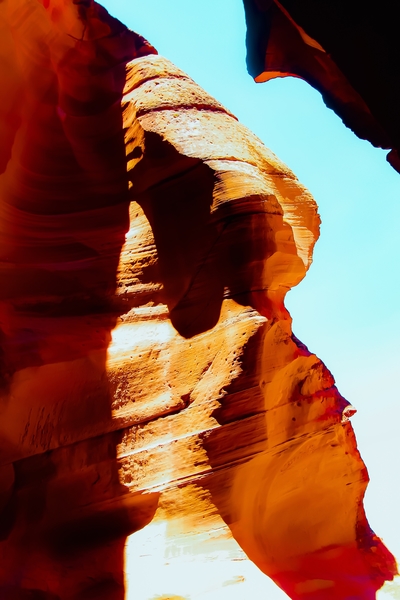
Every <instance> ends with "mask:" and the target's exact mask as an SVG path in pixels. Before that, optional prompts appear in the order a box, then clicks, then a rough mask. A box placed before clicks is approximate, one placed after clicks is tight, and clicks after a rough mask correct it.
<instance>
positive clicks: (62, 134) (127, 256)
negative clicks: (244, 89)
mask: <svg viewBox="0 0 400 600" xmlns="http://www.w3.org/2000/svg"><path fill="white" fill-rule="evenodd" d="M0 18H1V27H2V32H3V34H4V35H2V38H1V40H2V41H1V52H2V57H4V58H3V60H2V63H1V71H0V78H1V89H2V90H6V91H7V93H3V94H2V96H1V99H0V102H1V116H2V121H1V135H2V145H1V152H2V154H1V159H2V174H1V176H0V193H1V208H0V210H1V221H0V227H1V291H0V293H1V304H0V309H1V313H0V314H1V355H0V358H1V377H2V379H1V386H2V387H1V421H0V428H1V440H0V459H1V463H0V464H1V465H2V466H1V467H0V486H1V487H0V510H1V513H0V538H1V543H0V548H1V550H0V553H1V561H0V590H1V597H2V598H5V599H6V600H14V599H18V600H19V599H23V600H25V599H28V598H35V599H39V600H86V599H90V598H93V599H96V600H101V599H105V600H122V599H123V598H124V597H125V594H126V589H125V588H126V586H128V588H129V594H130V596H129V597H132V598H135V599H139V600H150V599H151V598H155V597H158V598H159V597H164V598H181V599H182V598H189V597H191V596H193V597H194V593H195V592H196V593H197V594H198V596H199V597H201V598H223V593H225V592H226V590H228V595H229V590H230V589H235V590H236V589H242V588H243V589H244V587H243V586H245V579H246V577H250V578H251V577H253V576H254V571H251V568H250V567H252V566H253V565H256V566H257V567H258V568H259V569H261V571H262V572H263V573H265V574H266V575H268V576H270V577H271V578H272V579H273V580H274V581H275V582H276V583H277V584H278V585H279V586H280V587H281V588H282V589H283V590H285V591H286V593H287V594H288V595H289V596H290V597H291V598H293V599H295V598H299V599H300V598H301V599H303V598H304V599H306V598H307V599H308V598H309V599H310V600H312V599H314V598H318V599H319V598H332V599H345V598H351V597H353V598H365V599H368V598H374V597H375V591H376V590H377V589H378V588H379V587H380V586H381V585H382V583H383V582H384V580H385V579H391V578H392V576H393V573H394V572H395V570H396V567H395V562H394V559H393V557H392V556H391V555H390V553H389V552H388V551H387V550H386V549H385V548H384V546H383V544H382V543H381V541H380V540H379V538H377V537H376V536H375V535H374V534H373V532H371V530H370V529H369V527H368V524H367V521H366V518H365V515H364V511H363V506H362V499H363V494H364V491H365V487H366V485H367V481H368V477H367V473H366V469H365V466H364V464H363V462H362V460H361V458H360V456H359V454H358V452H357V448H356V443H355V438H354V433H353V430H352V426H351V424H350V421H349V417H350V416H351V414H352V410H353V409H352V408H351V406H350V405H349V403H348V402H347V401H346V400H345V399H344V398H342V397H341V395H340V394H339V392H338V390H337V389H336V387H335V385H334V379H333V377H332V375H331V374H330V372H329V371H328V370H327V369H326V367H325V366H324V365H323V363H322V362H321V361H320V360H319V359H318V358H317V357H316V356H315V355H314V354H312V353H311V352H309V351H308V350H307V348H306V347H305V346H304V345H303V344H302V343H300V342H299V341H298V340H297V339H296V337H295V336H294V335H293V333H292V328H291V319H290V316H289V314H288V313H287V311H286V309H285V306H284V298H285V294H286V292H287V291H288V290H289V289H290V288H291V287H293V286H294V285H296V284H298V283H299V282H300V281H301V279H302V278H303V277H304V275H305V273H306V271H307V269H308V267H309V265H310V262H311V255H312V249H313V245H314V243H315V241H316V239H317V237H318V228H319V218H318V214H317V210H316V205H315V202H314V200H313V199H312V198H311V196H310V195H309V193H308V192H307V191H306V190H305V189H304V187H302V186H301V184H300V183H299V182H298V181H297V179H296V178H295V176H294V175H293V174H292V173H291V172H290V171H289V169H287V167H285V166H284V165H283V164H282V163H281V162H280V161H279V160H278V159H277V158H276V157H275V156H274V155H273V154H272V153H270V152H269V151H268V150H267V149H266V148H265V147H264V146H263V144H262V143H261V142H260V141H259V140H258V139H257V138H256V137H255V136H253V135H252V134H251V133H250V132H249V131H248V130H247V129H246V128H244V127H243V126H242V125H241V124H240V123H238V122H237V121H236V119H235V118H234V116H232V115H231V114H230V113H229V112H228V111H227V110H226V109H225V108H224V107H223V106H221V105H220V104H219V103H218V102H217V101H216V100H214V99H213V98H211V97H210V96H209V95H208V94H207V93H206V92H204V91H203V90H202V89H201V88H199V87H198V86H197V85H196V84H195V83H194V82H193V81H192V80H190V79H189V78H188V77H187V76H186V75H185V74H184V73H182V72H181V71H180V70H179V69H177V68H176V67H175V66H174V65H172V64H171V63H169V62H168V61H167V60H165V59H163V58H161V57H158V56H156V55H155V51H154V49H153V48H152V47H151V46H150V45H149V44H148V43H147V42H146V41H145V40H143V39H142V38H140V36H137V35H136V34H134V33H132V32H130V31H128V30H127V29H126V28H125V27H124V26H123V25H121V23H119V22H118V21H116V20H114V19H112V18H111V17H110V16H109V15H108V14H107V12H106V11H105V10H104V9H102V8H101V7H100V6H99V5H97V4H94V3H91V2H80V3H74V2H69V1H68V0H63V1H62V0H49V1H45V0H43V2H39V1H38V0H12V1H11V0H9V1H5V2H2V3H1V4H0ZM127 542H128V554H127V563H126V565H127V568H125V566H124V549H125V545H126V543H127ZM188 557H189V558H190V560H189V561H188ZM189 563H190V564H189ZM204 564H206V565H207V568H206V569H205V570H204V569H203V570H202V565H204ZM210 565H213V568H214V571H213V569H212V568H211V567H210ZM197 566H198V569H199V570H200V572H201V573H203V577H202V581H200V579H197V580H196V575H195V574H196V572H197V571H198V569H197ZM182 570H183V574H182ZM144 572H145V573H148V575H147V576H146V575H143V573H144ZM185 573H188V574H189V575H188V578H186V579H185ZM212 573H213V574H212ZM224 573H225V574H224ZM248 573H249V574H248ZM204 578H205V580H204ZM207 578H209V579H207ZM211 580H212V581H211ZM139 581H142V583H143V585H142V587H140V586H139V585H138V582H139ZM157 582H161V583H160V586H161V588H160V587H157ZM227 586H228V587H227ZM231 586H234V588H232V587H231ZM240 586H242V588H240ZM210 590H211V591H210ZM240 593H241V592H239V594H240ZM212 594H214V596H213V595H212ZM242 597H246V593H245V592H244V595H243V596H242Z"/></svg>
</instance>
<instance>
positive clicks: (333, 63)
mask: <svg viewBox="0 0 400 600" xmlns="http://www.w3.org/2000/svg"><path fill="white" fill-rule="evenodd" d="M243 4H244V8H245V13H246V23H247V39H246V45H247V66H248V70H249V73H250V74H251V75H252V76H253V77H254V78H255V80H256V81H257V82H264V81H268V80H270V79H272V78H274V77H285V76H288V75H290V76H293V77H300V78H302V79H304V80H305V81H307V82H308V83H310V84H311V85H312V86H313V87H315V88H316V89H317V90H319V91H320V92H321V94H322V97H323V99H324V102H325V104H326V105H327V106H328V107H329V108H331V109H333V110H334V111H335V112H336V113H337V114H338V115H339V117H340V118H341V119H342V120H343V123H344V124H345V125H347V127H349V128H350V129H351V130H352V131H354V133H355V134H356V135H357V136H359V137H360V138H362V139H366V140H369V141H370V142H371V143H372V144H373V145H374V146H377V147H378V148H385V149H388V150H390V152H389V153H388V155H387V160H388V161H389V163H390V164H391V165H392V166H393V168H395V169H396V170H397V171H399V172H400V155H399V151H400V118H399V110H398V106H399V103H400V84H399V77H398V72H399V64H400V49H399V44H398V41H397V40H398V23H399V18H400V6H399V4H398V3H397V2H392V1H391V0H383V1H382V2H380V3H379V6H375V7H374V9H373V10H367V9H366V7H365V4H364V3H363V2H361V1H360V0H350V1H343V0H340V1H330V0H327V1H324V2H319V1H318V0H301V2H295V1H293V0H243Z"/></svg>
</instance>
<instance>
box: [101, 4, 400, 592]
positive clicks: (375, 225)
mask: <svg viewBox="0 0 400 600" xmlns="http://www.w3.org/2000/svg"><path fill="white" fill-rule="evenodd" d="M102 4H103V5H104V6H105V7H106V8H107V9H108V10H109V12H110V13H111V14H113V15H114V16H116V17H118V18H119V19H120V20H122V21H123V22H124V23H125V24H127V25H128V26H129V27H130V28H131V29H133V30H135V31H137V32H138V33H140V34H141V35H143V36H144V37H146V38H147V39H149V41H150V42H151V43H152V44H153V45H154V46H155V47H156V48H157V49H158V51H159V53H160V54H162V55H164V56H166V57H167V58H169V59H170V60H171V61H172V62H174V63H175V64H176V65H178V66H179V67H180V68H181V69H183V70H184V71H186V72H187V73H188V74H189V75H190V76H191V77H192V78H193V79H195V80H196V81H197V83H199V84H200V85H201V86H202V87H204V88H205V89H206V90H207V91H208V92H209V93H211V94H212V95H213V96H215V97H216V98H217V99H218V100H220V101H221V102H222V103H223V104H224V105H225V106H226V107H228V108H229V109H230V110H231V111H232V112H233V113H234V114H236V116H237V117H238V118H239V120H240V121H241V122H243V123H244V124H245V125H247V126H248V127H249V128H250V129H251V130H252V131H253V132H254V133H256V134H257V135H258V136H259V137H260V138H261V139H262V140H263V142H264V143H265V144H266V145H267V146H268V147H269V148H270V149H271V150H272V151H273V152H275V153H276V154H277V155H278V156H279V158H281V159H282V160H283V161H284V162H286V163H287V164H288V166H289V167H290V168H291V169H292V170H293V171H294V172H295V173H296V175H297V176H298V177H299V179H300V180H301V182H302V183H303V184H305V185H306V186H307V187H308V188H309V189H310V191H311V192H312V194H313V195H314V197H315V199H316V201H317V203H318V205H319V208H320V214H321V217H322V227H321V238H320V240H319V242H318V243H317V246H316V248H315V253H314V262H313V265H312V266H311V269H310V271H309V273H308V275H307V277H306V279H305V280H304V281H303V282H302V283H301V284H300V285H299V286H298V287H297V288H296V289H295V290H293V291H291V292H290V293H289V295H288V297H287V306H288V308H289V310H290V312H291V314H292V317H293V329H294V332H295V334H296V335H297V336H298V337H299V338H300V339H301V340H302V341H303V342H304V343H305V344H306V345H307V346H308V347H309V349H310V350H311V351H313V352H315V353H316V354H317V355H318V356H319V357H320V358H322V360H323V361H324V362H325V363H326V365H327V366H328V368H329V369H330V370H331V371H332V373H333V375H334V376H335V379H336V382H337V385H338V387H339V389H340V391H341V392H342V394H343V395H344V396H345V397H346V398H347V399H348V400H349V401H350V402H351V403H352V404H353V405H355V406H356V408H357V409H358V413H357V415H355V416H354V417H353V419H352V422H353V426H354V428H355V431H356V434H357V438H358V442H359V448H360V450H361V453H362V456H363V458H364V460H365V462H366V464H367V467H368V470H369V472H370V477H371V483H370V486H369V490H368V492H367V498H366V507H367V514H368V516H369V520H370V523H371V525H372V527H373V529H375V530H376V532H377V533H378V535H380V536H381V537H383V539H384V541H385V542H386V543H387V545H388V546H389V548H390V549H391V550H392V551H393V552H394V553H395V554H396V556H397V557H400V525H399V523H398V521H399V519H398V510H397V507H398V506H399V505H400V489H399V485H398V484H397V473H396V470H397V469H398V459H397V456H399V450H400V442H399V441H397V440H396V438H400V436H399V435H398V431H399V426H398V421H399V416H400V411H399V407H398V395H399V393H398V383H397V378H398V377H397V376H396V371H397V372H398V364H399V354H400V351H399V343H398V339H397V338H398V334H399V329H400V328H399V325H400V310H399V306H400V302H399V300H400V286H399V284H398V281H397V278H398V264H399V258H400V249H399V243H398V235H397V230H398V222H399V219H400V175H399V174H398V173H396V172H395V171H394V170H393V169H392V168H391V167H390V166H389V165H388V164H387V163H386V161H385V154H386V153H385V152H384V151H382V150H377V149H374V148H373V147H372V146H371V145H370V144H369V143H368V142H365V141H362V140H359V139H358V138H357V137H356V136H355V135H354V134H353V133H352V132H351V131H350V130H348V129H346V127H345V126H344V125H343V124H342V122H341V120H340V119H339V118H338V117H337V116H336V115H335V114H334V113H333V112H332V111H330V110H329V109H327V108H326V107H325V105H324V103H323V101H322V99H321V97H320V95H319V93H318V92H316V91H315V90H313V89H312V88H311V87H310V86H308V85H307V84H306V83H304V82H302V81H300V80H297V79H292V78H287V79H278V80H274V81H272V82H269V83H264V84H255V83H254V82H253V80H252V79H251V77H250V76H249V75H248V74H247V72H246V66H245V45H244V43H245V22H244V13H243V6H242V1H241V0H202V2H194V1H191V2H188V1H187V0H170V1H169V2H166V0H146V2H143V1H141V2H138V1H135V0H103V2H102ZM276 597H277V598H278V596H276ZM273 600H274V599H273Z"/></svg>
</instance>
